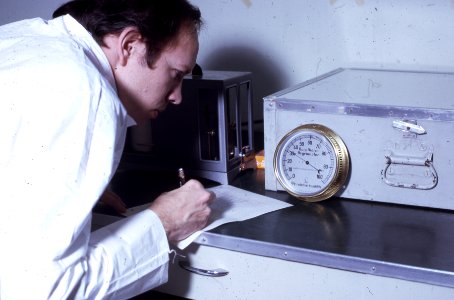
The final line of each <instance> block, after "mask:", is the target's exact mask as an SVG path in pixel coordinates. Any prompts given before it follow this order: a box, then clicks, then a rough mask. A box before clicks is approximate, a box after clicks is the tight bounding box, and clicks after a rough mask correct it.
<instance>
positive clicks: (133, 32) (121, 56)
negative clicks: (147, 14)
mask: <svg viewBox="0 0 454 300" xmlns="http://www.w3.org/2000/svg"><path fill="white" fill-rule="evenodd" d="M143 46H144V43H143V37H142V35H141V34H140V32H139V30H138V29H137V27H126V28H124V29H123V30H122V31H121V33H120V35H119V36H118V43H117V51H116V52H117V55H118V63H119V64H120V65H122V66H125V65H126V63H127V62H128V59H129V58H130V57H131V55H132V54H133V52H134V51H137V50H139V49H140V47H143ZM138 47H139V48H138Z"/></svg>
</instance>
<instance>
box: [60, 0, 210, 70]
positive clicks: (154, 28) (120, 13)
mask: <svg viewBox="0 0 454 300" xmlns="http://www.w3.org/2000/svg"><path fill="white" fill-rule="evenodd" d="M65 14H70V15H71V16H72V17H73V18H75V19H76V20H77V21H78V22H79V23H80V24H81V25H82V26H84V27H85V29H86V30H87V31H89V32H90V33H91V34H92V36H93V38H94V39H95V40H96V41H97V43H98V44H100V45H102V44H103V42H102V40H103V37H104V36H105V35H107V34H115V33H119V32H120V31H121V30H123V29H124V28H126V27H129V26H134V27H136V28H137V29H138V30H139V32H140V34H141V35H142V36H143V37H144V39H145V43H146V44H147V63H148V65H150V66H151V65H153V62H154V60H155V59H156V58H157V57H158V56H159V55H160V53H161V51H162V50H163V49H164V48H165V47H167V46H168V45H171V44H170V43H171V42H172V41H174V39H175V38H176V37H177V35H178V33H179V31H180V29H181V28H182V27H183V26H187V25H188V24H193V25H194V28H195V30H197V31H199V30H200V27H201V26H202V19H201V14H200V10H199V9H198V8H197V7H195V6H193V5H191V4H190V3H189V2H188V1H187V0H73V1H70V2H68V3H66V4H63V5H62V6H60V7H59V8H58V9H57V10H56V11H55V12H54V13H53V15H52V17H53V18H56V17H59V16H62V15H65Z"/></svg>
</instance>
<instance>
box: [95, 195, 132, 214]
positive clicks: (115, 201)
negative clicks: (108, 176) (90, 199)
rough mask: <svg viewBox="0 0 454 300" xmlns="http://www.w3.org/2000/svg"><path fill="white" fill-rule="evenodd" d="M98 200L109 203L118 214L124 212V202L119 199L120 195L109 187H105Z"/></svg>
mask: <svg viewBox="0 0 454 300" xmlns="http://www.w3.org/2000/svg"><path fill="white" fill-rule="evenodd" d="M99 201H100V202H101V203H103V204H106V205H109V206H111V207H113V209H115V211H116V212H117V213H119V214H122V213H125V212H126V204H125V203H124V202H123V200H121V198H120V196H118V195H117V194H115V193H114V192H112V191H111V190H109V189H106V190H105V191H104V193H103V194H102V195H101V197H100V198H99Z"/></svg>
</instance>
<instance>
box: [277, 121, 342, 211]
mask: <svg viewBox="0 0 454 300" xmlns="http://www.w3.org/2000/svg"><path fill="white" fill-rule="evenodd" d="M311 131H312V132H317V133H319V134H321V135H323V136H324V137H326V139H327V140H328V141H329V142H330V144H331V147H332V148H333V152H334V155H335V157H336V170H335V174H334V177H333V179H332V180H331V182H330V183H329V184H328V185H327V186H326V187H325V188H324V189H323V190H321V191H318V192H317V193H314V194H311V195H300V194H298V193H295V192H293V191H292V189H291V188H290V187H288V186H286V184H285V181H284V180H283V179H282V178H281V174H280V172H279V170H278V167H277V165H278V164H277V160H278V153H280V152H281V151H280V150H281V147H282V146H283V144H284V143H285V142H286V141H287V140H288V139H289V138H291V137H292V136H295V135H297V134H299V133H300V132H311ZM273 165H274V174H275V176H276V178H277V180H278V181H279V183H280V184H281V186H282V187H283V188H284V189H285V190H286V191H287V192H288V193H289V194H290V195H292V196H294V197H296V198H298V199H300V200H303V201H308V202H318V201H322V200H326V199H328V198H330V197H332V196H334V195H335V194H336V193H337V192H338V191H339V190H340V189H341V188H342V187H343V185H344V184H345V181H346V180H347V177H348V173H349V170H350V156H349V153H348V150H347V146H346V145H345V143H344V142H343V140H342V139H341V137H340V136H339V135H338V134H337V133H335V132H334V131H333V130H331V129H330V128H328V127H326V126H324V125H321V124H305V125H301V126H298V127H296V128H295V129H293V130H292V131H290V132H288V133H287V134H286V135H284V137H283V138H282V139H281V140H280V142H279V143H278V145H277V146H276V150H275V151H274V159H273Z"/></svg>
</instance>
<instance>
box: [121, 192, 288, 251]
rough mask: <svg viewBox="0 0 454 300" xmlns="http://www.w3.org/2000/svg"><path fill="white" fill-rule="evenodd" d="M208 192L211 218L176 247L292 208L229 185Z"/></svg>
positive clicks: (136, 209) (141, 207) (134, 210)
mask: <svg viewBox="0 0 454 300" xmlns="http://www.w3.org/2000/svg"><path fill="white" fill-rule="evenodd" d="M208 190H211V191H213V192H214V193H215V194H216V201H214V202H213V203H212V204H211V216H210V220H209V221H208V225H207V226H206V227H205V228H203V229H202V230H200V231H197V232H194V233H193V234H192V235H190V236H189V237H187V238H186V239H184V240H182V241H180V242H179V243H178V244H177V245H176V246H177V247H178V248H180V249H184V248H186V247H187V246H189V244H191V243H192V242H193V241H194V240H195V239H196V238H197V237H198V236H199V235H200V234H201V233H202V232H204V231H208V230H210V229H213V228H216V227H218V226H220V225H222V224H225V223H229V222H235V221H244V220H247V219H252V218H255V217H258V216H260V215H263V214H266V213H269V212H272V211H275V210H279V209H282V208H285V207H289V206H292V205H291V204H288V203H286V202H283V201H279V200H276V199H273V198H270V197H265V196H262V195H259V194H255V193H252V192H249V191H246V190H243V189H239V188H236V187H233V186H231V185H219V186H216V187H213V188H209V189H208ZM149 206H150V203H147V204H144V205H139V206H135V207H131V208H129V209H128V210H127V211H126V213H124V215H125V216H131V215H133V214H136V213H138V212H140V211H142V210H144V209H147V208H148V207H149Z"/></svg>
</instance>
